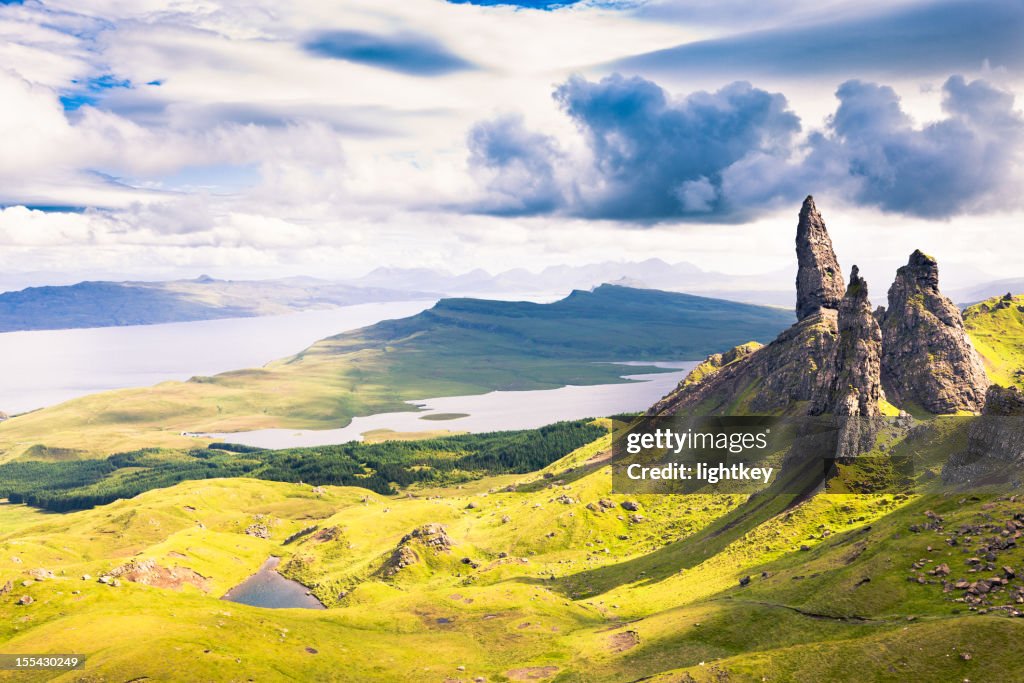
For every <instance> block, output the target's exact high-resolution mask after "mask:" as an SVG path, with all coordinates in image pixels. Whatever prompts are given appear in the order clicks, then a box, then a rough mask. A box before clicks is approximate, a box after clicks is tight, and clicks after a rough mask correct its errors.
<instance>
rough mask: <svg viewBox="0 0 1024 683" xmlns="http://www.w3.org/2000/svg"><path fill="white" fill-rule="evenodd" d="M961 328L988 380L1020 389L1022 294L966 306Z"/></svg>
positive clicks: (1023, 379)
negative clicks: (974, 350)
mask: <svg viewBox="0 0 1024 683" xmlns="http://www.w3.org/2000/svg"><path fill="white" fill-rule="evenodd" d="M964 326H965V327H966V328H967V332H968V333H969V334H970V335H971V342H972V343H973V344H974V348H976V349H977V350H978V353H980V354H981V355H982V357H983V358H984V359H985V370H986V371H987V372H988V375H989V377H990V378H991V379H992V381H994V382H995V383H997V384H1001V385H1003V386H1013V385H1016V386H1018V387H1021V388H1024V295H1018V296H1010V297H1009V298H1007V297H1006V296H1001V297H994V298H992V299H987V300H985V301H983V302H981V303H978V304H974V305H973V306H970V307H968V308H967V309H966V310H965V311H964Z"/></svg>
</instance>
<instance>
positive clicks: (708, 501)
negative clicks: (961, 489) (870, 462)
mask: <svg viewBox="0 0 1024 683" xmlns="http://www.w3.org/2000/svg"><path fill="white" fill-rule="evenodd" d="M608 438H609V437H604V438H602V439H600V440H598V441H597V442H594V443H592V444H589V445H588V446H585V447H583V448H581V449H579V450H578V451H576V452H574V453H572V454H570V455H569V456H567V457H565V458H563V459H561V460H560V461H558V462H556V463H553V464H552V465H550V466H549V467H547V468H545V469H544V470H542V471H540V472H537V473H533V474H530V475H503V476H500V477H493V478H488V479H483V480H480V481H477V482H471V483H466V484H463V485H460V486H458V487H446V488H438V489H429V490H419V491H415V492H414V495H413V496H412V497H404V496H403V497H398V498H384V497H380V496H377V495H376V494H373V493H368V492H366V491H365V490H357V489H347V488H337V487H325V488H324V489H323V490H322V491H314V489H313V488H312V487H310V486H308V485H298V484H281V483H271V482H260V481H252V480H244V479H233V480H210V481H204V482H190V483H185V484H180V485H178V486H175V487H172V488H170V489H164V490H160V491H153V492H150V493H146V494H143V495H142V496H139V497H138V498H136V499H133V500H130V501H121V502H118V503H114V504H112V505H109V506H105V507H101V508H96V509H94V510H90V511H86V512H79V513H72V514H68V515H63V516H54V515H39V514H37V513H31V512H27V511H24V510H23V509H21V508H17V507H15V508H11V507H8V506H2V505H0V519H2V520H3V521H4V527H3V528H4V531H3V532H2V533H0V585H2V584H3V583H4V581H7V580H11V581H12V591H11V592H10V593H9V594H8V595H6V596H3V597H0V642H2V643H4V645H3V646H2V649H3V650H4V651H9V652H37V651H51V652H54V651H57V650H61V651H75V652H82V653H86V654H88V655H89V656H90V658H91V660H90V664H89V669H88V671H87V672H88V673H89V675H90V676H92V677H93V678H97V679H100V678H102V679H124V680H129V679H134V678H138V677H142V676H149V677H151V678H154V679H168V680H175V677H176V675H177V673H178V672H181V671H188V672H189V676H190V677H191V679H192V680H195V679H202V680H244V679H246V678H254V679H256V680H287V679H288V677H289V676H291V677H293V678H294V677H305V678H306V679H316V680H346V681H347V680H352V681H355V680H360V681H365V680H382V681H395V680H409V681H421V680H437V681H444V680H460V679H461V680H473V679H474V678H476V677H478V676H482V677H484V678H485V679H486V680H489V681H509V680H552V681H587V682H588V683H589V682H590V681H634V680H638V679H641V678H644V677H647V676H655V677H659V678H656V679H655V680H662V681H690V680H698V681H721V680H728V681H760V680H762V678H763V677H766V678H767V679H768V680H782V681H789V680H795V681H820V680H938V681H943V680H950V681H953V680H957V681H959V680H963V679H964V678H970V679H971V680H1012V676H1015V675H1016V674H1017V673H1021V674H1024V655H1022V654H1020V653H1019V648H1015V647H1013V646H1012V643H1013V642H1014V641H1015V640H1017V639H1019V638H1020V637H1021V636H1022V635H1024V621H1022V620H1020V619H1015V618H1013V617H1012V616H1011V615H1012V612H1011V611H1010V610H1014V609H1016V599H1015V596H1016V595H1017V592H1018V591H1019V590H1021V589H1022V588H1024V582H1022V581H1021V579H1018V578H1014V579H1012V580H1010V581H1009V583H1008V585H1007V586H1004V587H1001V588H998V589H996V590H995V591H994V592H992V593H991V594H989V595H988V596H987V597H986V598H985V603H982V604H978V605H971V604H967V603H965V602H963V601H962V598H963V597H964V595H965V593H964V591H963V590H951V591H949V592H944V586H943V581H946V582H952V581H956V580H958V579H961V578H965V579H971V580H976V579H977V578H980V577H986V578H987V577H989V576H990V575H998V574H1001V573H1002V570H1001V569H1000V567H1001V566H1002V565H1004V564H1005V565H1008V566H1011V567H1013V568H1015V569H1016V570H1017V571H1020V570H1021V569H1022V568H1024V548H1021V549H1018V548H1016V547H1015V546H1010V547H1009V548H1008V549H1006V550H1000V551H997V552H996V553H995V554H996V557H995V560H994V565H995V569H992V570H988V569H984V570H982V572H981V573H978V572H976V571H971V570H972V569H976V567H977V565H975V564H971V563H969V562H968V560H969V559H970V558H971V557H974V556H977V555H979V554H983V546H988V545H989V544H991V541H990V540H989V538H990V537H992V536H995V537H1001V538H1006V536H1005V535H1002V534H1001V531H1000V530H1005V529H1007V526H1006V523H1007V522H1013V521H1015V520H1016V518H1015V517H1014V515H1015V514H1021V513H1024V508H1021V506H1020V504H1019V503H1018V502H1017V501H1016V499H1014V498H1007V497H1005V496H1004V497H997V496H980V495H979V496H970V495H966V494H965V495H962V496H953V497H936V496H928V497H913V496H905V495H859V496H854V495H834V494H821V495H818V496H815V497H812V498H810V499H808V500H804V501H802V502H797V501H796V500H795V499H794V498H792V497H790V498H788V499H786V498H782V497H779V498H771V499H768V500H764V499H758V498H753V499H747V498H745V497H743V496H712V495H691V496H622V495H614V494H611V493H610V483H611V481H610V470H609V466H608V461H607V448H608V445H609V444H608ZM627 500H630V501H635V502H636V503H637V504H638V507H639V514H641V515H642V516H643V519H642V520H631V519H630V517H629V515H630V513H629V512H627V511H626V510H625V509H623V508H622V507H621V504H622V503H623V502H626V501H627ZM601 501H606V503H605V505H602V504H601ZM256 521H259V522H260V523H263V524H265V525H266V526H267V527H268V529H269V532H270V538H269V539H262V538H256V537H253V536H249V535H247V534H246V533H245V529H246V528H247V527H248V526H249V525H251V524H253V523H254V522H256ZM430 523H437V524H443V525H444V526H445V527H446V535H447V538H448V540H449V542H450V544H451V545H450V548H449V549H448V550H447V551H445V550H441V551H435V550H432V549H431V548H429V547H427V546H426V545H423V544H421V543H419V542H417V541H413V542H411V543H409V544H408V545H409V547H410V548H411V549H412V551H413V552H414V553H415V555H416V558H417V561H415V562H413V563H412V564H411V565H410V566H408V567H406V568H405V569H402V570H400V571H398V572H397V573H395V574H394V575H393V576H389V575H387V574H386V573H385V572H384V571H383V570H384V569H385V568H386V567H387V566H388V562H389V558H391V557H392V554H393V553H394V552H395V550H396V548H398V547H399V546H400V545H401V544H402V543H403V541H402V539H403V537H404V536H405V535H406V534H408V533H409V532H410V531H412V530H413V529H415V528H417V527H420V526H422V525H425V524H430ZM310 527H315V529H313V530H312V531H309V532H308V533H306V534H305V535H302V536H301V537H299V538H298V539H296V540H293V541H291V542H287V539H288V538H289V537H291V536H292V535H293V534H295V533H296V532H298V531H300V530H303V529H306V530H308V529H310ZM321 532H323V533H321ZM951 538H952V539H956V540H957V541H958V542H957V544H956V545H951V544H950V543H949V542H948V540H947V539H951ZM271 554H273V555H279V556H281V557H282V558H283V559H282V564H281V566H282V571H283V572H284V573H286V574H287V575H289V576H291V577H293V578H296V579H299V580H301V581H302V582H303V583H305V584H306V585H308V586H309V587H310V588H311V589H312V591H313V592H314V593H315V594H316V595H317V596H318V597H319V598H320V599H321V600H323V601H324V602H325V603H326V604H327V605H328V606H329V607H330V609H329V610H327V611H326V612H323V611H319V612H316V611H302V610H275V611H269V610H260V609H257V608H250V607H246V606H242V605H237V604H233V603H225V602H219V601H216V600H215V598H216V597H217V596H218V595H220V594H222V592H223V591H224V590H226V589H227V588H228V587H230V586H232V585H235V584H237V583H238V582H239V581H241V580H242V579H243V578H244V577H245V576H246V575H248V574H249V573H251V572H253V571H255V570H256V568H257V567H258V566H259V565H260V563H261V562H262V561H263V560H264V559H265V558H266V557H267V556H268V555H271ZM132 558H137V559H139V560H152V561H154V562H156V563H158V564H159V565H161V566H167V567H187V568H190V569H192V570H194V571H195V572H197V573H198V574H200V575H201V576H202V577H205V578H206V579H207V580H208V584H207V585H206V586H205V592H204V590H201V589H199V588H195V587H192V586H186V587H185V588H183V589H182V590H170V589H164V588H156V587H149V586H144V585H139V584H134V583H127V582H126V583H124V584H123V585H121V586H119V587H109V586H105V585H101V584H99V583H96V581H95V579H92V580H89V581H83V580H82V579H81V578H80V577H81V575H82V574H84V573H88V574H90V575H92V576H93V577H95V576H98V575H99V574H101V573H103V572H106V571H109V570H110V569H111V568H112V567H115V566H117V565H120V564H123V563H125V562H127V561H128V560H130V559H132ZM466 560H468V562H466ZM986 561H987V560H986ZM943 563H944V564H947V565H948V566H949V567H950V573H949V575H948V577H943V576H941V575H936V574H931V573H929V572H931V571H933V569H934V568H935V567H938V566H939V565H940V564H943ZM38 568H43V569H47V570H50V571H53V572H54V574H55V578H52V579H46V580H43V581H33V580H31V576H32V570H33V569H38ZM745 576H750V577H752V578H751V582H750V584H749V585H747V586H745V587H744V586H741V585H740V582H739V580H740V579H741V578H743V577H745ZM972 577H973V578H972ZM22 581H29V585H28V586H22ZM24 595H28V596H30V597H32V598H33V600H34V601H33V603H32V604H30V605H19V604H17V600H18V599H19V598H20V597H21V596H24ZM972 608H973V609H972ZM310 649H312V650H315V653H314V652H310ZM428 652H429V656H427V655H426V654H425V653H428ZM154 653H159V656H154ZM962 654H969V655H970V659H964V658H961V655H962ZM459 667H463V668H462V669H460V668H459ZM1008 675H1009V676H1010V678H1007V676H1008ZM76 676H77V675H67V676H65V677H64V678H63V679H58V680H76V679H77V678H76ZM1001 676H1002V677H1001ZM531 677H532V678H531ZM0 679H2V676H0ZM19 680H32V679H31V677H24V676H23V677H22V678H19ZM38 680H48V679H47V678H44V677H42V676H40V677H39V678H38Z"/></svg>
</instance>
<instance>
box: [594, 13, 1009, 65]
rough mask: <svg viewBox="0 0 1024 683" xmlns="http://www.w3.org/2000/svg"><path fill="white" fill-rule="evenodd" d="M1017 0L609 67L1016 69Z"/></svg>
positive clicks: (889, 16)
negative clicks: (984, 66)
mask: <svg viewBox="0 0 1024 683" xmlns="http://www.w3.org/2000/svg"><path fill="white" fill-rule="evenodd" d="M1022 35H1024V3H1022V2H1020V0H974V1H971V2H966V1H964V0H958V1H954V2H939V3H931V4H929V5H917V6H912V7H909V8H908V7H901V8H898V9H895V10H891V11H887V12H881V13H877V14H874V15H872V16H868V17H864V16H860V17H853V18H844V19H841V20H836V21H832V22H826V23H818V24H815V25H810V26H806V25H802V26H796V27H783V28H773V29H768V30H761V31H754V32H750V33H745V34H741V35H737V36H730V37H727V38H720V39H713V40H705V41H699V42H693V43H686V44H683V45H679V46H677V47H673V48H668V49H665V50H658V51H656V52H649V53H645V54H641V55H636V56H633V57H628V58H626V59H622V60H619V61H617V62H614V63H612V64H610V65H609V68H611V69H614V70H616V71H621V70H627V71H635V72H639V73H646V74H653V75H660V74H673V75H676V76H685V75H707V74H717V75H723V74H724V75H729V74H737V73H742V74H743V75H744V76H745V77H750V76H759V75H768V74H771V75H793V76H800V75H806V76H811V77H820V76H822V75H824V74H836V75H840V76H843V77H848V76H849V74H851V73H858V74H872V75H879V76H884V75H888V74H892V75H898V76H919V75H924V74H937V73H946V74H948V73H951V72H956V71H960V70H966V69H977V68H978V67H980V66H981V65H982V64H983V63H984V62H986V61H988V62H989V63H990V64H991V65H992V66H1005V67H1008V68H1020V67H1021V66H1024V40H1022V39H1021V36H1022Z"/></svg>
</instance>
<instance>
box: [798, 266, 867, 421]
mask: <svg viewBox="0 0 1024 683" xmlns="http://www.w3.org/2000/svg"><path fill="white" fill-rule="evenodd" d="M881 359H882V332H881V330H880V329H879V326H878V322H877V321H876V320H875V318H874V315H873V314H872V311H871V301H870V300H869V299H868V283H867V282H866V281H864V279H863V278H861V277H860V271H859V269H858V268H857V266H854V267H853V271H852V272H851V273H850V286H849V287H848V288H847V289H846V295H845V296H844V297H843V300H842V301H841V302H840V304H839V314H838V342H837V343H836V344H835V355H834V357H833V359H832V361H831V363H828V364H826V366H825V367H824V368H823V374H824V375H825V376H826V379H827V382H828V384H827V386H826V390H825V391H823V392H821V393H820V394H819V395H818V396H817V397H816V399H817V402H816V404H815V405H813V406H812V407H811V411H810V412H811V414H813V415H820V414H822V413H832V414H834V415H841V416H856V417H877V416H878V415H880V414H881V411H880V409H879V404H880V402H881V400H882V399H883V398H884V394H883V392H882V380H881V372H882V362H881Z"/></svg>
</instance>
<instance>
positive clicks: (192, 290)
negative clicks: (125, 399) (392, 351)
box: [0, 277, 436, 332]
mask: <svg viewBox="0 0 1024 683" xmlns="http://www.w3.org/2000/svg"><path fill="white" fill-rule="evenodd" d="M417 298H420V299H423V298H431V299H432V298H436V296H435V295H426V294H422V293H418V292H415V291H399V290H393V289H385V288H380V287H366V288H362V287H353V286H351V285H343V284H340V283H337V282H330V281H327V280H316V279H313V278H286V279H281V280H238V281H233V280H215V279H213V278H208V277H201V278H197V279H195V280H173V281H168V282H80V283H78V284H76V285H66V286H56V287H29V288H27V289H23V290H20V291H17V292H0V332H13V331H16V330H65V329H72V328H78V327H116V326H119V325H152V324H156V323H169V322H185V321H192V320H216V319H219V318H240V317H250V316H259V315H280V314H283V313H293V312H295V311H304V310H311V309H318V308H333V307H336V306H348V305H352V304H362V303H369V302H375V301H402V300H409V299H417Z"/></svg>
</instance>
